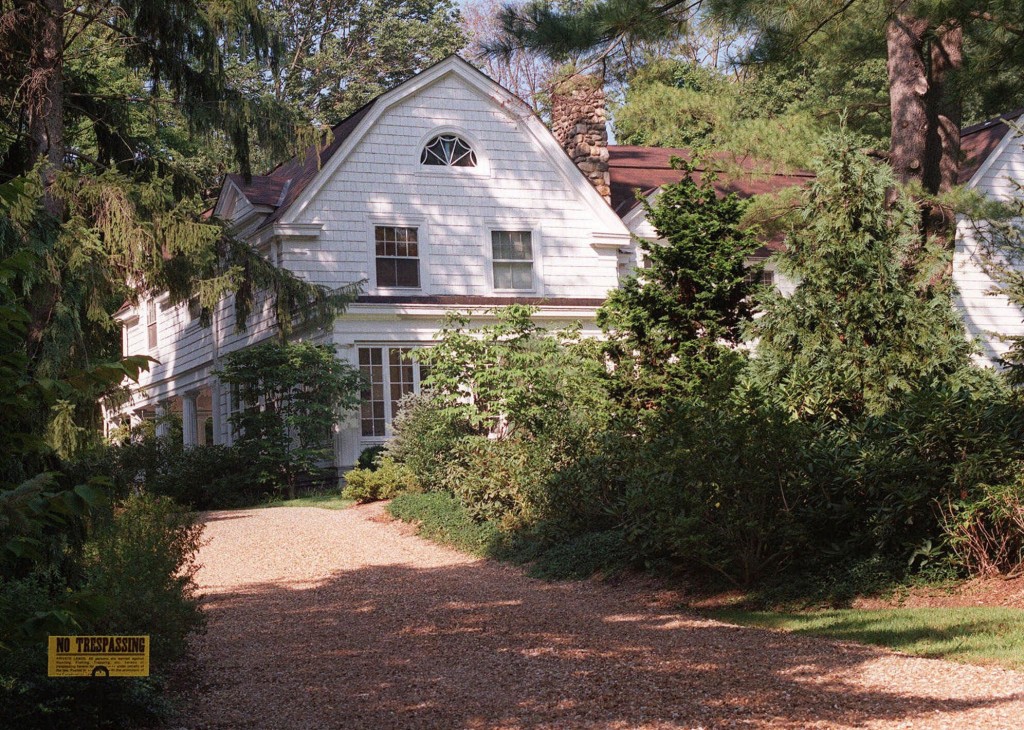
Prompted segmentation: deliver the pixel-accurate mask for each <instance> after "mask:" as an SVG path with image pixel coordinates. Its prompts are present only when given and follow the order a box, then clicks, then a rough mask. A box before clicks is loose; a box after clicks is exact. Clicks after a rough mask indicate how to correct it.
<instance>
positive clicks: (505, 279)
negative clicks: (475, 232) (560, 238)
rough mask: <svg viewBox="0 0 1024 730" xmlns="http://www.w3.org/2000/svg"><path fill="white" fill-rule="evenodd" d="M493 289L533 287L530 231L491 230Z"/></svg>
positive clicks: (531, 237) (531, 238)
mask: <svg viewBox="0 0 1024 730" xmlns="http://www.w3.org/2000/svg"><path fill="white" fill-rule="evenodd" d="M491 254H492V260H493V262H494V288H495V289H533V236H532V235H531V234H530V231H491Z"/></svg>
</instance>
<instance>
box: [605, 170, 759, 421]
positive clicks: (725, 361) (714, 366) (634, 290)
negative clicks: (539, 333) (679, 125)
mask: <svg viewBox="0 0 1024 730" xmlns="http://www.w3.org/2000/svg"><path fill="white" fill-rule="evenodd" d="M675 163H676V164H677V165H678V166H679V167H680V169H682V170H683V172H684V175H683V177H682V180H681V181H680V182H679V183H676V184H675V185H669V186H666V187H665V188H664V190H663V191H662V192H661V194H660V196H659V197H658V199H657V201H656V202H655V203H654V205H650V204H649V203H647V202H646V201H645V202H644V205H645V206H646V210H647V215H648V219H649V220H650V221H651V223H652V224H653V226H654V228H655V230H656V231H657V233H658V236H659V238H660V239H663V240H662V241H645V240H642V239H639V240H638V243H639V245H640V248H641V250H642V252H643V256H644V259H645V262H644V267H643V268H641V269H639V270H638V271H637V272H636V273H635V274H634V275H633V276H632V277H630V278H629V279H627V280H626V281H625V282H624V283H623V285H622V287H621V288H619V289H617V290H615V291H613V292H612V293H611V295H610V296H609V297H608V301H607V302H606V303H605V305H604V306H603V307H602V308H601V309H600V310H599V311H598V315H597V322H598V324H599V325H600V326H601V328H602V329H603V330H604V332H605V334H606V335H607V337H608V343H607V348H606V351H607V355H608V357H609V358H610V359H611V362H612V363H613V364H614V367H615V376H614V380H613V383H614V389H615V391H616V396H617V398H618V399H619V400H620V401H621V402H623V403H624V404H626V405H628V406H630V407H634V408H640V409H643V408H650V407H653V406H654V405H655V404H656V403H658V402H660V401H661V400H662V399H664V398H671V397H673V396H677V395H685V394H693V393H694V392H696V391H699V390H700V389H701V388H706V387H709V386H710V385H711V384H712V383H713V382H715V381H721V382H728V381H729V379H730V377H731V375H732V374H733V373H732V368H731V367H730V363H736V362H737V361H738V359H740V358H741V355H740V354H739V353H738V352H737V350H736V346H737V345H738V344H739V342H740V337H741V329H742V325H743V323H744V322H746V321H747V320H749V318H750V316H751V307H750V303H749V295H750V293H751V285H750V283H749V277H748V274H749V273H750V272H749V270H748V269H747V268H746V267H745V264H744V262H745V259H746V258H747V257H749V256H750V255H751V254H752V253H753V252H754V251H755V250H756V249H757V247H758V243H757V240H756V239H755V238H754V236H753V235H752V233H751V232H750V231H745V230H743V229H741V227H740V221H741V218H742V216H743V211H744V208H745V203H744V201H742V200H740V199H739V198H737V197H736V196H735V195H727V196H724V197H721V198H720V197H718V195H717V194H716V193H715V189H714V184H713V183H714V176H713V175H711V174H709V173H704V175H703V177H702V178H701V179H699V180H698V179H696V178H697V173H696V172H695V169H696V163H694V162H691V163H685V162H683V161H681V160H676V161H675Z"/></svg>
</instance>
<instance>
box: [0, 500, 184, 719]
mask: <svg viewBox="0 0 1024 730" xmlns="http://www.w3.org/2000/svg"><path fill="white" fill-rule="evenodd" d="M0 524H2V525H3V530H2V534H0V567H2V570H0V576H2V577H0V626H2V627H3V629H2V630H3V634H2V643H0V705H2V706H3V707H4V712H3V716H2V718H0V727H5V728H6V727H11V728H52V727H71V726H74V727H80V728H94V727H95V728H100V727H138V726H142V725H148V724H152V723H153V722H155V721H158V720H160V719H162V718H163V717H165V716H166V714H167V712H168V709H169V707H168V705H167V702H166V700H165V699H164V698H162V697H161V693H160V685H161V681H162V680H161V678H162V677H166V675H167V672H168V670H169V669H170V666H171V663H172V662H174V661H175V660H176V659H178V658H180V657H181V656H182V654H183V652H184V648H185V637H186V636H187V635H188V634H189V633H190V632H192V631H195V630H197V629H199V628H200V627H201V625H202V620H201V613H200V610H199V606H198V601H197V599H196V594H195V588H196V586H195V582H194V580H193V575H194V571H195V564H194V557H195V553H196V551H197V550H198V547H199V534H200V532H201V530H202V528H201V526H200V525H198V524H196V523H195V521H194V519H193V517H192V516H191V515H190V514H188V513H186V512H183V511H182V510H181V508H180V507H178V506H176V505H175V504H174V503H173V502H172V501H171V500H169V499H167V498H155V497H148V496H134V497H130V498H128V499H127V500H125V501H123V502H120V503H117V504H115V505H114V507H113V510H112V511H111V510H110V508H109V506H107V505H106V503H105V501H104V500H103V499H102V493H99V492H96V491H90V490H87V489H85V488H83V487H75V488H73V489H65V488H61V487H60V485H59V484H58V483H57V482H54V481H37V482H35V483H32V484H25V485H22V486H21V487H19V488H18V489H16V490H10V491H5V492H0ZM51 634H146V635H149V636H150V637H151V641H152V656H151V672H152V675H151V676H150V677H149V678H113V679H109V680H106V681H105V682H103V683H102V686H97V685H96V684H95V683H83V682H82V681H81V680H80V679H76V678H48V677H47V676H46V652H45V646H46V637H47V635H51Z"/></svg>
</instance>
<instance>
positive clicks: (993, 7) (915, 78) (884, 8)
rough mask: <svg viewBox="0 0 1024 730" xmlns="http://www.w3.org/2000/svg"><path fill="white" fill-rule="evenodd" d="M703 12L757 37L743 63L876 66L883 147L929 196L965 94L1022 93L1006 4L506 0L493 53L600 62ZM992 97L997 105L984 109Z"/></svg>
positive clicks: (979, 104)
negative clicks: (557, 4)
mask: <svg viewBox="0 0 1024 730" xmlns="http://www.w3.org/2000/svg"><path fill="white" fill-rule="evenodd" d="M703 12H710V13H712V14H713V15H714V16H716V17H718V18H720V19H721V20H722V22H725V23H730V24H733V25H734V26H736V27H738V28H740V29H743V30H746V31H747V32H748V33H749V34H750V36H751V37H753V38H756V41H757V42H756V43H755V44H754V46H753V49H752V52H751V53H750V56H751V59H752V60H754V61H775V62H779V63H781V64H783V65H787V64H790V63H792V62H793V61H796V62H797V63H806V62H807V61H808V60H810V62H811V64H812V65H813V66H816V67H818V68H820V69H822V70H827V71H828V74H827V75H829V76H831V77H833V79H834V81H838V82H840V83H845V82H844V79H850V78H851V77H856V76H857V75H858V74H859V73H861V69H862V68H864V67H865V65H868V66H869V67H870V69H872V70H877V71H878V74H879V76H878V79H877V84H880V85H881V86H882V88H883V89H884V88H885V87H887V91H888V103H887V105H886V104H883V106H888V109H889V124H888V137H889V150H888V152H887V153H884V154H885V156H886V157H887V158H888V161H889V164H890V165H891V166H892V167H893V169H894V171H895V173H896V179H897V180H898V181H899V182H900V183H903V184H907V183H914V184H916V185H917V186H919V187H920V188H921V189H922V190H924V191H925V192H927V193H929V194H932V195H934V194H940V193H944V192H946V191H948V190H949V189H950V188H951V187H952V186H953V185H955V184H956V179H957V172H958V169H959V164H960V137H959V129H960V123H961V120H962V114H963V102H964V98H965V97H967V96H969V97H970V98H972V99H974V100H975V102H976V110H979V109H982V108H987V109H988V111H993V112H994V113H999V112H1002V111H1006V105H1007V104H1008V100H1007V92H1009V94H1010V95H1011V97H1015V98H1017V99H1018V100H1020V99H1022V98H1024V83H1022V82H1021V81H1020V79H1021V78H1024V77H1022V76H1021V74H1020V72H1019V70H1020V68H1021V63H1022V62H1024V33H1022V28H1024V6H1022V5H1021V4H1020V3H1017V2H987V1H986V2H983V1H982V0H966V1H965V2H957V3H948V2H930V1H928V0H924V1H918V2H914V1H913V0H835V1H832V0H829V1H827V2H822V3H796V4H794V3H792V2H789V1H788V0H712V2H709V3H708V4H707V7H706V8H705V7H704V6H703V4H702V3H677V2H665V3H653V2H638V3H633V2H626V1H625V0H599V1H598V2H595V3H588V4H587V5H585V6H584V8H583V9H582V10H579V9H576V10H569V11H559V10H556V9H555V8H554V7H553V5H552V3H550V2H542V1H538V2H534V3H532V4H530V5H528V6H526V7H525V8H521V9H517V8H515V7H512V6H507V8H506V12H505V14H504V16H503V40H502V41H500V42H498V43H496V44H494V48H495V50H496V51H501V50H502V49H506V48H511V47H518V46H522V47H526V48H532V49H539V50H543V51H546V52H547V53H549V54H551V55H553V56H555V57H558V56H565V55H567V54H569V53H573V52H575V53H580V52H589V53H591V54H592V55H596V57H597V58H599V59H601V58H606V57H607V56H608V55H609V54H610V53H611V52H612V51H613V50H614V49H615V48H619V47H622V46H623V45H625V44H628V42H629V39H631V38H636V39H640V40H644V39H647V38H651V37H656V36H658V35H659V34H666V33H671V32H677V33H678V32H679V31H680V29H681V28H683V27H686V25H687V24H692V23H693V22H694V20H695V19H696V18H698V17H699V16H700V14H701V13H703ZM883 70H884V72H883ZM1007 72H1009V73H1007ZM868 86H869V87H870V86H871V84H868ZM875 88H876V89H877V88H878V86H877V85H876V86H875ZM996 90H999V91H1002V92H1003V93H1002V95H1000V94H998V93H993V92H994V91H996ZM992 103H995V104H996V105H997V108H993V107H991V106H987V105H989V104H992ZM875 104H876V105H877V102H875ZM1011 106H1012V105H1011ZM894 196H895V193H891V194H890V197H894ZM920 220H921V229H922V233H923V234H925V235H926V236H935V237H938V238H943V237H945V236H946V235H947V234H948V233H949V230H950V229H949V221H950V220H952V216H951V215H950V211H949V210H947V209H946V208H945V207H944V206H943V205H941V204H935V203H934V202H925V203H924V204H923V205H922V217H921V219H920ZM947 243H948V241H947Z"/></svg>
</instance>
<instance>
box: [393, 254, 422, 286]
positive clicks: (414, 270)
mask: <svg viewBox="0 0 1024 730" xmlns="http://www.w3.org/2000/svg"><path fill="white" fill-rule="evenodd" d="M394 262H395V283H394V284H393V286H400V287H409V288H417V287H419V285H420V262H419V261H418V260H416V259H394Z"/></svg>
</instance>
